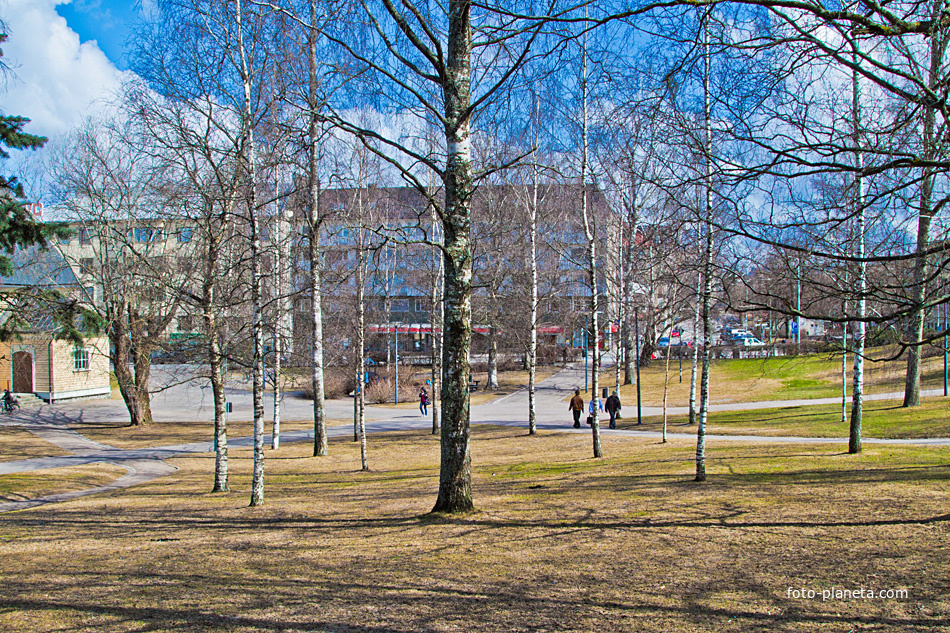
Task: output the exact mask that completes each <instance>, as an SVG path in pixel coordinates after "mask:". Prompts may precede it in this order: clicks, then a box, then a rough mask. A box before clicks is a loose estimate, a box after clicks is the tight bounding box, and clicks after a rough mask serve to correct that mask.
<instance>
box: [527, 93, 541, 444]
mask: <svg viewBox="0 0 950 633" xmlns="http://www.w3.org/2000/svg"><path fill="white" fill-rule="evenodd" d="M539 103H540V101H539V100H537V98H536V100H535V125H537V124H538V118H539V113H538V107H539ZM537 143H538V141H537V138H535V145H536V146H537ZM539 172H540V170H539V166H538V157H537V149H536V150H535V160H534V177H533V179H532V180H533V182H532V184H531V203H530V207H531V208H530V209H529V212H530V217H531V220H530V222H531V225H530V226H529V227H528V228H529V233H528V239H529V242H530V251H529V252H530V257H531V261H530V268H531V332H530V338H529V340H528V435H536V434H537V432H538V423H537V405H536V403H535V399H536V390H537V386H536V382H537V372H538V181H539V180H540V173H539Z"/></svg>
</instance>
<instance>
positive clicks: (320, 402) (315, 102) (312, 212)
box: [307, 0, 328, 457]
mask: <svg viewBox="0 0 950 633" xmlns="http://www.w3.org/2000/svg"><path fill="white" fill-rule="evenodd" d="M316 24H317V0H310V25H311V26H310V32H309V37H308V41H307V47H308V49H309V50H308V53H309V80H310V89H309V95H308V99H309V103H308V105H309V107H310V112H309V116H310V128H309V132H308V134H309V138H308V142H309V150H310V151H309V157H308V159H309V161H308V162H309V164H308V166H307V167H308V169H307V190H308V191H309V193H310V207H309V213H308V214H307V215H308V218H307V219H308V224H309V225H310V227H309V228H310V239H309V240H308V246H309V259H310V335H311V338H312V340H313V346H312V348H311V355H310V367H311V386H312V388H313V455H314V457H321V456H325V455H326V454H327V451H328V444H327V422H326V408H325V405H324V392H323V288H322V279H321V275H320V271H321V268H320V267H321V262H320V229H321V222H322V217H321V215H320V214H321V210H320V178H319V169H320V155H319V148H318V146H317V144H318V142H319V137H320V128H319V121H318V117H317V109H318V108H319V104H320V94H319V89H318V82H317V28H316Z"/></svg>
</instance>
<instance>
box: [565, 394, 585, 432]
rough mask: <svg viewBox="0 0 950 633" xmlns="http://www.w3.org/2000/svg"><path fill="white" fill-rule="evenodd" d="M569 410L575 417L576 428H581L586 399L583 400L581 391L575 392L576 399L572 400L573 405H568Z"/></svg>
mask: <svg viewBox="0 0 950 633" xmlns="http://www.w3.org/2000/svg"><path fill="white" fill-rule="evenodd" d="M567 410H568V411H570V412H571V414H572V415H573V416H574V428H575V429H579V428H581V411H583V410H584V399H583V398H581V390H580V389H575V390H574V397H573V398H571V403H570V404H569V405H567Z"/></svg>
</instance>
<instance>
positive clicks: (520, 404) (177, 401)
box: [0, 366, 950, 513]
mask: <svg viewBox="0 0 950 633" xmlns="http://www.w3.org/2000/svg"><path fill="white" fill-rule="evenodd" d="M157 373H158V377H159V380H160V381H164V384H163V387H164V389H163V390H162V391H160V392H159V393H158V394H157V395H156V396H155V397H154V398H153V416H154V418H155V420H156V421H176V420H205V419H206V420H208V421H210V420H212V419H213V408H212V402H211V398H210V389H207V388H205V387H203V386H202V385H201V381H200V380H199V379H194V378H190V377H189V376H187V375H186V374H184V373H183V372H182V371H181V370H180V369H176V368H171V369H170V370H169V369H164V370H162V371H159V372H157ZM583 382H584V373H583V366H579V367H571V368H567V369H564V370H562V371H561V372H558V373H557V374H555V375H554V376H551V377H550V378H548V379H546V380H543V381H540V382H539V383H538V385H537V390H536V399H535V411H536V421H537V426H538V428H539V429H541V430H549V431H560V432H565V433H581V434H585V435H587V434H589V433H590V430H589V429H588V428H582V429H574V428H573V427H571V426H570V415H569V413H568V411H567V403H566V402H565V400H564V398H565V397H566V396H567V395H569V394H570V393H571V392H572V391H573V390H574V389H575V388H578V387H579V386H580V385H583ZM942 393H943V391H942V390H939V391H938V390H932V391H928V392H924V393H923V394H922V395H942ZM901 395H902V394H874V395H871V396H868V397H867V399H869V400H879V399H891V398H899V397H901ZM228 399H229V400H230V401H232V402H233V403H234V412H233V413H232V416H231V417H232V419H250V417H251V415H250V414H251V395H250V393H248V392H247V390H246V389H241V388H240V387H239V386H237V385H231V386H229V387H228ZM267 400H268V401H269V402H268V406H267V407H266V408H265V411H266V412H268V413H269V412H270V411H271V410H272V409H271V407H272V406H273V398H272V396H271V395H270V394H268V396H267ZM840 402H841V400H840V398H822V399H816V400H775V401H765V402H739V403H729V404H718V405H712V406H710V411H728V410H740V409H741V410H747V409H769V408H779V407H791V406H807V405H820V404H837V403H840ZM527 408H528V393H527V391H526V390H522V391H518V392H515V393H513V394H510V395H507V396H504V397H502V398H499V399H497V400H495V401H493V402H491V403H488V404H482V405H475V406H473V407H472V410H471V420H472V423H473V424H496V425H504V426H520V427H526V426H527ZM245 409H246V410H245ZM352 409H353V402H352V400H350V399H346V400H328V401H327V413H328V417H329V418H331V419H332V418H346V417H350V416H351V415H352ZM631 409H634V410H635V406H634V407H631V406H630V405H629V404H628V405H627V408H626V410H627V411H630V410H631ZM687 412H688V408H686V407H670V409H669V413H670V414H671V415H677V414H685V413H687ZM661 413H662V409H660V408H659V407H643V414H644V415H645V416H651V415H659V414H661ZM628 415H629V413H628ZM312 416H313V405H312V402H311V401H308V400H303V399H301V398H295V397H288V398H286V399H284V400H282V408H281V418H282V419H283V420H295V419H296V420H306V419H312ZM126 419H127V412H126V410H125V408H124V405H123V404H122V402H121V401H115V400H103V401H91V402H89V401H87V402H81V403H65V404H54V405H44V406H42V407H40V408H39V409H34V410H24V411H21V412H20V413H19V414H17V415H13V416H5V417H4V418H3V419H2V421H0V424H2V425H7V426H17V427H20V428H23V429H25V430H28V431H30V432H32V433H34V434H35V435H37V436H39V437H41V438H43V439H45V440H47V441H48V442H50V443H52V444H55V445H56V446H58V447H60V448H62V449H64V450H66V451H69V452H70V455H67V456H61V457H38V458H33V459H24V460H18V461H9V462H0V475H4V474H11V473H20V472H30V471H35V470H44V469H49V468H61V467H66V466H77V465H83V464H94V463H107V464H114V465H117V466H120V467H122V468H125V469H126V470H127V471H128V473H127V474H125V475H123V476H122V477H119V478H118V479H116V480H115V481H112V482H110V483H109V484H106V485H104V486H98V487H94V488H89V489H85V490H78V491H73V492H67V493H62V494H56V495H49V496H45V497H40V498H36V499H29V500H23V501H11V502H7V503H0V513H2V512H10V511H14V510H23V509H26V508H33V507H37V506H40V505H45V504H49V503H58V502H61V501H66V500H69V499H76V498H79V497H83V496H87V495H93V494H99V493H103V492H109V491H113V490H118V489H121V488H127V487H129V486H134V485H137V484H141V483H145V482H147V481H151V480H152V479H156V478H158V477H162V476H164V475H167V474H169V473H171V472H174V471H175V470H176V468H175V467H174V466H171V465H169V464H167V463H165V461H164V460H165V459H168V458H170V457H173V456H175V455H182V454H189V453H207V452H210V451H211V450H212V444H211V442H210V441H206V442H195V443H191V444H178V445H170V446H159V447H151V448H141V449H120V448H115V447H112V446H108V445H105V444H101V443H99V442H94V441H92V440H90V439H88V438H86V437H83V436H82V435H80V434H79V433H76V432H75V431H72V430H69V429H68V428H66V426H67V425H68V424H72V423H78V422H82V423H90V422H101V423H111V424H115V423H117V422H120V421H124V420H126ZM431 425H432V422H431V418H430V417H423V416H422V415H420V413H419V411H418V409H416V408H412V409H405V408H393V407H368V408H367V431H368V432H371V433H380V432H385V431H400V430H406V429H428V428H431ZM351 433H352V427H350V426H348V425H342V426H331V427H329V429H328V435H330V436H331V437H339V436H343V435H349V434H351ZM601 433H602V434H603V435H604V436H605V437H609V436H611V435H619V436H634V437H651V438H659V437H662V433H660V432H658V431H636V430H610V429H606V428H601ZM667 437H668V438H670V439H674V440H675V439H687V440H689V439H693V438H694V437H695V433H693V432H691V433H673V432H670V433H667ZM312 440H313V431H312V430H308V431H290V432H284V433H281V442H299V441H312ZM707 441H710V442H716V441H730V442H736V441H737V442H755V443H783V444H785V443H794V444H829V443H847V441H848V440H847V438H844V437H842V438H815V437H782V436H761V435H707ZM863 441H864V443H866V444H896V445H902V444H903V445H907V444H914V445H936V446H948V445H950V438H934V439H906V440H884V439H873V438H868V439H864V440H863ZM269 444H270V438H269V437H268V438H266V439H265V445H268V446H269ZM228 445H229V446H231V447H247V446H251V445H253V438H250V437H244V438H238V439H230V440H229V441H228Z"/></svg>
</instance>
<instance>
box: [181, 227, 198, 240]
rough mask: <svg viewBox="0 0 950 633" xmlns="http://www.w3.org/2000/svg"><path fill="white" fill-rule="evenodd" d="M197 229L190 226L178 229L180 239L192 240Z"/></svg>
mask: <svg viewBox="0 0 950 633" xmlns="http://www.w3.org/2000/svg"><path fill="white" fill-rule="evenodd" d="M194 232H195V230H194V229H193V228H191V227H190V226H186V227H183V228H182V229H181V230H180V231H178V241H179V242H190V241H191V237H192V235H194Z"/></svg>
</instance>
